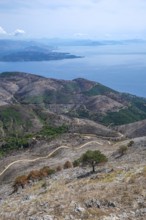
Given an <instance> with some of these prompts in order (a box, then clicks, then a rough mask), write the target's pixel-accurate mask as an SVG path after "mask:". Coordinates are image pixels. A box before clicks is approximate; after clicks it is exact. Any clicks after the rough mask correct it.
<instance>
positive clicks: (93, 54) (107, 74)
mask: <svg viewBox="0 0 146 220" xmlns="http://www.w3.org/2000/svg"><path fill="white" fill-rule="evenodd" d="M59 51H63V52H70V53H72V54H75V55H81V56H84V58H80V59H71V60H61V61H49V62H16V63H12V62H10V63H5V62H0V72H3V71H23V72H28V73H34V74H38V75H42V76H46V77H51V78H58V79H74V78H78V77H83V78H87V79H90V80H94V81H97V82H100V83H103V84H104V85H107V86H109V87H111V88H113V89H116V90H118V91H122V92H128V93H132V94H136V95H138V96H143V97H146V45H141V44H139V45H123V46H122V45H121V46H119V45H118V46H117V45H116V46H96V47H62V48H59Z"/></svg>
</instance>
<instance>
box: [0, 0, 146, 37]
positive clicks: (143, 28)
mask: <svg viewBox="0 0 146 220" xmlns="http://www.w3.org/2000/svg"><path fill="white" fill-rule="evenodd" d="M20 35H21V36H22V35H23V36H25V37H50V38H52V37H61V38H97V39H123V38H143V39H146V0H0V37H12V36H15V37H16V36H20Z"/></svg>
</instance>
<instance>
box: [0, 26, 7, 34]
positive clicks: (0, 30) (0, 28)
mask: <svg viewBox="0 0 146 220" xmlns="http://www.w3.org/2000/svg"><path fill="white" fill-rule="evenodd" d="M1 34H7V32H6V31H5V30H4V29H3V28H2V27H1V26H0V35H1Z"/></svg>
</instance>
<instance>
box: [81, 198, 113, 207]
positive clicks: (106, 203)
mask: <svg viewBox="0 0 146 220" xmlns="http://www.w3.org/2000/svg"><path fill="white" fill-rule="evenodd" d="M85 205H86V207H87V208H93V207H94V208H99V209H100V208H102V207H107V208H115V207H116V205H115V203H114V202H111V201H107V200H105V201H100V200H98V199H91V200H88V201H86V202H85Z"/></svg>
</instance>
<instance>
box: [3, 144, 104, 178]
mask: <svg viewBox="0 0 146 220" xmlns="http://www.w3.org/2000/svg"><path fill="white" fill-rule="evenodd" d="M91 143H96V144H98V145H103V144H102V143H100V142H98V141H89V142H87V143H85V144H83V145H81V146H80V147H77V148H75V149H76V150H79V149H81V148H84V147H86V146H87V145H88V144H91ZM60 149H70V147H68V146H60V147H58V148H56V149H55V150H53V151H52V152H51V153H49V154H48V155H47V156H45V157H37V158H35V159H23V160H16V161H13V162H12V163H10V164H9V165H8V166H6V168H5V169H4V170H3V171H2V172H1V173H0V176H2V175H3V174H4V173H5V172H6V171H7V170H8V169H9V168H10V167H11V166H13V165H14V164H16V163H24V162H35V161H37V160H44V159H47V158H49V157H51V156H52V155H53V154H54V153H55V152H56V151H58V150H60Z"/></svg>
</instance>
